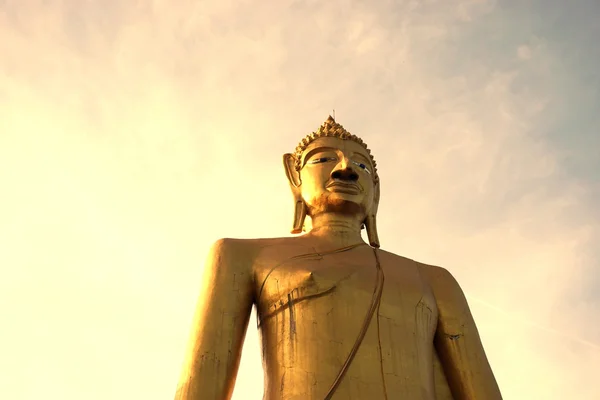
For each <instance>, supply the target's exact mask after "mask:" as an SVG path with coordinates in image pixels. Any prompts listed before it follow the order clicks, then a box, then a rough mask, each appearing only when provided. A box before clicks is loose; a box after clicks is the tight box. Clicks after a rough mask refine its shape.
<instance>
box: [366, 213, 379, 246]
mask: <svg viewBox="0 0 600 400" xmlns="http://www.w3.org/2000/svg"><path fill="white" fill-rule="evenodd" d="M365 227H366V228H367V238H368V239H369V244H370V245H371V246H373V247H377V248H379V247H380V246H381V245H380V243H379V236H378V235H377V218H376V217H375V215H369V216H368V217H367V218H366V219H365Z"/></svg>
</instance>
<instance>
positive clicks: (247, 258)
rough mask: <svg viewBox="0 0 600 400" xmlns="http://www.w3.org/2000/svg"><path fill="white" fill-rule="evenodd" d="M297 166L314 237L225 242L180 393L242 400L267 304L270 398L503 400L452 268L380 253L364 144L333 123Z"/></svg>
mask: <svg viewBox="0 0 600 400" xmlns="http://www.w3.org/2000/svg"><path fill="white" fill-rule="evenodd" d="M284 165H285V167H286V173H287V175H288V179H289V181H290V185H291V188H292V193H293V195H294V201H295V215H294V221H293V232H294V233H298V232H301V230H302V227H303V225H304V219H305V217H306V216H309V217H310V218H311V219H312V229H311V230H310V232H307V233H306V234H304V235H301V236H297V237H291V238H273V239H254V240H239V239H221V240H219V241H218V242H217V243H215V245H214V246H213V248H212V249H211V252H210V255H209V258H208V263H207V265H206V270H205V275H204V279H203V286H202V289H201V295H200V299H199V302H198V307H197V312H196V316H195V322H194V331H193V334H192V337H191V341H190V347H189V350H188V352H187V355H186V361H185V365H184V368H183V373H182V376H181V380H180V383H179V386H178V389H177V393H176V396H175V398H176V399H180V400H200V399H202V400H213V399H214V400H221V399H229V398H230V397H231V394H232V392H233V387H234V384H235V377H236V373H237V368H238V365H239V360H240V355H241V347H242V343H243V339H244V336H245V333H246V329H247V326H248V320H249V317H250V311H251V308H252V306H253V305H256V307H257V311H258V318H259V326H258V329H259V332H260V335H261V340H262V356H263V366H264V371H265V376H264V379H265V393H264V399H265V400H279V399H282V400H283V399H285V400H292V399H390V400H391V399H408V400H411V399H415V400H416V399H423V400H441V399H483V400H495V399H501V395H500V391H499V389H498V386H497V384H496V381H495V379H494V376H493V373H492V371H491V368H490V366H489V364H488V362H487V358H486V356H485V352H484V350H483V347H482V345H481V341H480V339H479V335H478V333H477V328H476V326H475V323H474V321H473V318H472V316H471V313H470V311H469V308H468V305H467V302H466V300H465V298H464V295H463V293H462V291H461V289H460V287H459V285H458V283H456V281H455V280H454V278H453V277H452V276H451V275H450V273H448V272H447V271H446V270H444V269H442V268H439V267H434V266H429V265H425V264H421V263H418V262H415V261H413V260H410V259H408V258H404V257H401V256H398V255H395V254H392V253H389V252H386V251H384V250H381V249H378V247H379V238H378V235H377V231H376V213H377V204H378V201H379V178H378V176H377V171H376V169H375V161H374V159H373V158H372V156H371V155H370V151H369V150H368V149H367V148H366V146H365V145H364V143H362V141H361V140H360V139H358V138H357V137H355V136H354V135H350V134H349V133H348V132H347V131H345V129H343V127H341V125H339V124H337V123H335V121H333V119H332V118H331V117H330V118H329V119H328V120H327V121H326V122H325V123H324V124H323V126H322V127H321V128H320V129H319V131H317V132H315V133H314V134H312V135H311V136H309V137H307V139H305V140H304V141H303V142H301V144H300V145H299V146H298V148H297V149H296V153H295V154H287V155H285V156H284ZM363 226H364V227H365V228H366V230H367V236H368V238H369V244H367V243H365V242H364V241H363V240H362V238H361V235H360V231H361V228H362V227H363Z"/></svg>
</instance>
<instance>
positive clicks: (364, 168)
mask: <svg viewBox="0 0 600 400" xmlns="http://www.w3.org/2000/svg"><path fill="white" fill-rule="evenodd" d="M352 164H354V165H356V166H357V167H359V168H361V169H363V170H364V171H365V172H366V173H367V174H370V173H371V171H369V169H368V168H367V166H366V165H365V164H363V163H359V162H356V161H352Z"/></svg>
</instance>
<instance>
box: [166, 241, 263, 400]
mask: <svg viewBox="0 0 600 400" xmlns="http://www.w3.org/2000/svg"><path fill="white" fill-rule="evenodd" d="M237 244H238V243H236V241H235V240H231V239H221V240H218V241H217V242H216V243H215V244H214V245H213V247H212V248H211V251H210V253H209V257H208V262H207V264H206V267H205V271H204V277H203V281H202V288H201V291H200V299H199V301H198V305H197V309H196V314H195V317H194V322H193V332H192V337H191V340H190V343H189V348H188V350H187V354H186V360H185V363H184V368H183V372H182V375H181V378H180V381H179V385H178V388H177V393H176V395H175V400H226V399H230V398H231V394H232V393H233V386H234V384H235V378H236V374H237V370H238V367H239V362H240V356H241V349H242V344H243V341H244V337H245V335H246V329H247V327H248V320H249V319H250V312H251V309H252V302H253V286H252V281H253V279H252V273H251V271H250V268H249V267H248V264H250V263H249V262H248V261H246V260H245V258H247V257H244V254H243V252H240V249H238V248H237V247H238V246H236V245H237Z"/></svg>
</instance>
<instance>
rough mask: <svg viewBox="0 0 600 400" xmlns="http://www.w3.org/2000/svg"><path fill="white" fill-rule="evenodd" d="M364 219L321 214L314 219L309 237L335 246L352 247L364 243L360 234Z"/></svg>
mask: <svg viewBox="0 0 600 400" xmlns="http://www.w3.org/2000/svg"><path fill="white" fill-rule="evenodd" d="M361 226H362V218H357V217H356V216H345V215H338V214H331V213H326V214H320V215H316V216H314V217H313V218H312V229H311V230H310V232H309V233H308V236H311V237H315V238H319V239H320V240H323V241H324V242H327V243H329V244H331V245H334V246H340V247H343V246H350V245H353V244H358V243H364V240H363V239H362V236H361V234H360V231H361Z"/></svg>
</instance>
